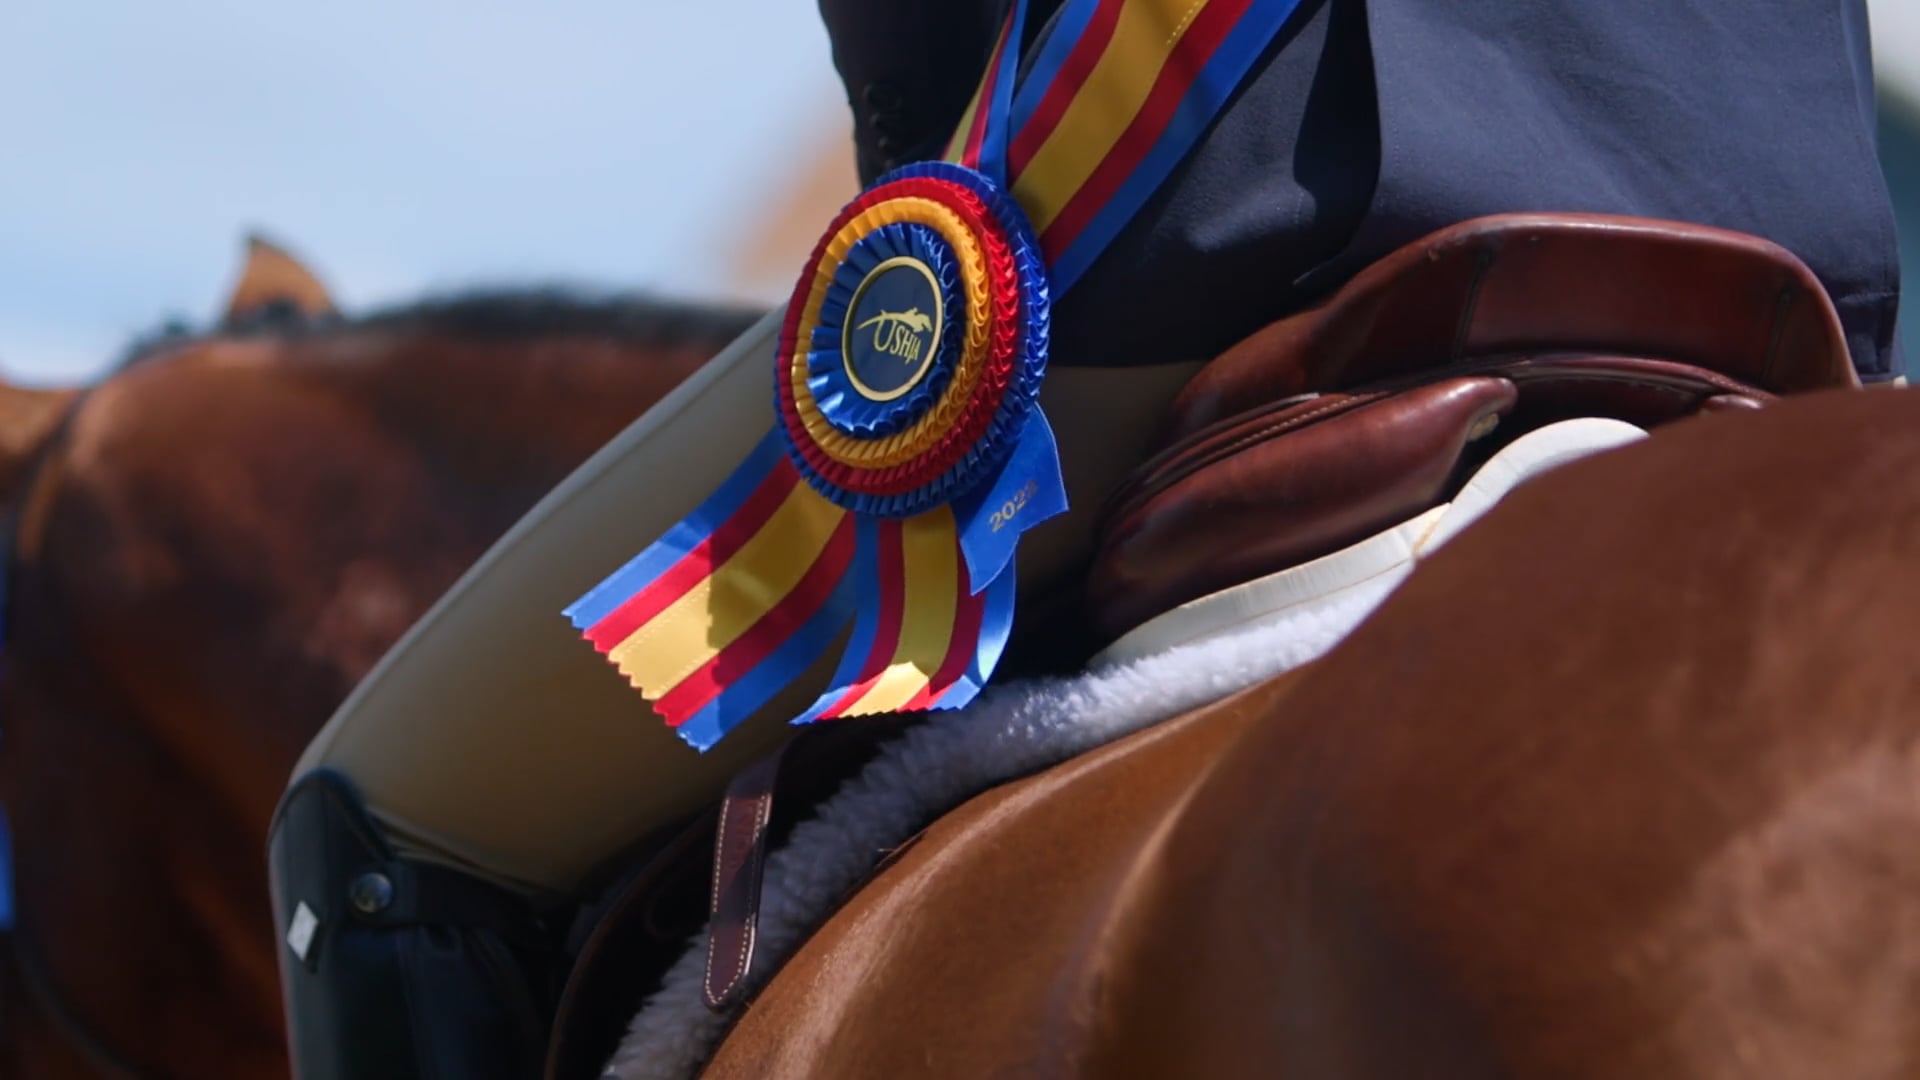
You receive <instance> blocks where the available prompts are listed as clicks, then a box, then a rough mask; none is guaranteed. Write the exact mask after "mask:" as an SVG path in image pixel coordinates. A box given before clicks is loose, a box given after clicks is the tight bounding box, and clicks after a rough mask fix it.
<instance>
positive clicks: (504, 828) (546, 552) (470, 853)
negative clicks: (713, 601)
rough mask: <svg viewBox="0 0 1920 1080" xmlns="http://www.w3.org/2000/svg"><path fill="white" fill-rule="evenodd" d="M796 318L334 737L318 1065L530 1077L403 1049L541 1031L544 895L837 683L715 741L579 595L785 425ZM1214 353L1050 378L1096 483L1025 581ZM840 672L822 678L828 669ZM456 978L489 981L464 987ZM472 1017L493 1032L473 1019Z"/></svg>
mask: <svg viewBox="0 0 1920 1080" xmlns="http://www.w3.org/2000/svg"><path fill="white" fill-rule="evenodd" d="M773 329H774V328H773V325H772V324H771V322H768V323H763V324H762V325H761V326H760V327H758V328H756V330H754V331H752V332H749V333H748V334H747V335H745V336H744V337H743V339H742V340H741V341H739V342H736V343H735V344H734V345H733V346H730V347H729V348H728V349H727V350H725V351H724V352H722V354H721V355H720V356H718V357H716V358H715V359H714V360H713V361H712V362H711V363H710V364H709V365H708V366H707V367H706V368H705V369H703V370H702V371H700V372H698V373H696V374H695V375H694V376H693V378H692V379H690V380H689V381H688V383H687V384H685V385H683V386H682V387H681V388H679V389H678V390H676V391H675V392H674V393H673V394H671V395H669V396H668V397H667V398H666V399H665V400H664V401H662V402H661V403H660V405H659V406H658V407H656V408H655V409H653V410H652V411H650V412H649V413H648V414H647V415H646V416H645V417H643V418H642V419H641V420H640V421H638V422H637V423H635V424H634V425H633V427H631V428H629V429H628V430H627V431H626V432H624V433H622V434H621V435H620V436H619V437H618V438H616V439H615V440H614V441H613V442H612V443H611V444H609V445H608V447H607V448H605V449H604V450H603V451H602V452H601V453H600V454H598V455H596V456H595V457H594V458H593V459H592V460H591V461H589V462H588V463H587V464H585V465H584V466H582V467H581V468H580V469H579V470H578V471H576V473H575V474H574V475H573V476H571V477H569V478H568V479H567V480H566V481H565V482H564V483H563V484H561V485H560V487H559V488H557V489H556V490H555V492H554V493H553V494H552V495H551V496H549V497H548V498H547V499H546V500H544V501H543V502H542V503H541V504H540V505H539V506H538V507H536V508H535V509H534V510H533V511H532V512H531V513H530V514H529V515H528V517H527V518H526V519H525V520H523V521H522V522H521V523H520V524H519V525H518V526H516V527H515V528H514V529H513V530H512V531H511V532H510V533H509V534H508V535H507V536H506V537H505V538H503V539H502V541H501V542H500V543H499V544H498V545H496V546H495V548H494V549H493V550H492V551H490V552H489V553H488V554H487V555H486V556H485V557H484V558H483V559H482V560H481V561H480V562H479V563H478V564H477V565H476V566H475V567H474V569H473V570H472V571H470V572H469V573H468V574H467V575H466V576H465V577H464V578H463V579H462V580H461V581H460V582H459V583H457V584H456V585H455V586H454V588H453V589H452V590H450V591H449V593H448V594H447V596H446V597H445V598H443V599H442V600H441V602H440V603H439V604H438V605H436V606H435V608H434V609H433V610H432V611H430V612H429V613H428V614H427V616H426V617H425V618H424V619H423V620H422V621H421V622H420V624H419V625H417V626H416V627H415V628H414V629H413V630H412V631H411V632H410V633H409V634H408V635H407V636H406V637H405V638H403V639H402V640H401V642H400V643H399V644H397V645H396V646H395V647H394V648H393V650H392V651H391V652H390V653H389V654H388V655H387V656H386V657H385V658H384V659H383V660H382V662H381V663H380V664H379V665H378V666H377V667H376V668H375V670H374V671H373V672H372V674H370V675H369V676H368V677H367V679H366V680H365V681H364V682H363V683H362V684H361V685H360V687H359V688H358V689H357V690H356V691H355V692H354V694H353V695H352V696H351V697H350V698H349V699H348V701H347V702H346V703H345V704H344V705H343V706H342V707H341V709H340V710H339V711H338V712H337V713H336V714H335V716H334V717H333V719H332V720H331V721H330V722H329V723H328V724H327V726H326V727H325V729H324V730H323V731H322V732H321V733H320V734H319V735H318V736H317V737H316V738H315V739H314V741H313V743H312V744H311V745H310V746H309V748H308V750H307V753H306V755H305V756H304V757H303V759H302V761H301V763H300V766H299V769H298V771H297V772H296V780H295V783H294V786H293V787H292V789H291V790H290V792H289V794H288V796H287V797H286V799H285V801H284V802H283V805H282V813H281V814H280V816H279V818H278V819H277V821H276V824H275V829H274V833H273V839H272V869H273V876H274V882H275V890H274V891H275V912H276V915H277V919H278V926H279V933H280V934H281V935H282V937H283V939H285V940H283V942H282V945H283V949H284V951H283V953H282V965H281V966H282V975H283V984H284V987H283V988H284V992H285V994H286V997H287V1007H288V1014H289V1021H290V1025H289V1026H290V1029H291V1033H292V1041H293V1043H294V1053H295V1058H296V1061H297V1062H298V1065H299V1068H300V1070H301V1071H300V1075H301V1076H302V1077H303V1080H333V1078H335V1077H345V1076H356V1077H357V1076H363V1075H392V1076H396V1077H401V1076H408V1077H411V1076H438V1075H448V1076H451V1075H459V1076H479V1077H482V1078H483V1080H484V1078H485V1077H489V1076H493V1075H500V1076H503V1077H504V1076H508V1075H524V1073H519V1074H516V1073H512V1072H501V1073H497V1074H496V1073H489V1072H485V1071H477V1072H466V1071H460V1069H455V1070H454V1071H452V1072H441V1073H434V1072H427V1071H421V1072H406V1071H396V1072H380V1071H378V1070H379V1069H381V1068H391V1067H394V1063H396V1062H403V1061H404V1062H424V1061H430V1060H436V1059H444V1060H447V1061H459V1062H462V1063H464V1062H466V1061H467V1060H468V1059H467V1058H465V1057H461V1056H460V1055H465V1054H471V1055H477V1056H475V1057H473V1058H472V1061H473V1064H472V1065H471V1068H473V1069H481V1068H482V1067H483V1063H485V1062H494V1063H502V1062H507V1061H510V1060H513V1059H514V1058H515V1055H516V1054H521V1053H530V1052H533V1051H531V1050H526V1049H524V1048H523V1046H522V1043H521V1042H520V1041H519V1040H521V1039H522V1038H523V1032H525V1031H527V1030H529V1025H528V1024H527V1023H526V1018H527V1016H529V1015H531V1016H534V1017H536V1018H539V1017H543V1016H544V1010H543V1007H542V1003H541V1002H540V1000H539V999H538V998H537V997H536V998H535V999H533V1000H529V999H528V998H527V997H526V995H525V994H524V993H520V994H519V995H518V996H516V995H515V993H514V992H512V990H511V989H510V988H512V987H514V986H516V985H530V986H534V987H535V988H536V989H538V988H540V987H542V986H544V985H545V983H546V979H547V972H545V971H543V970H541V968H540V965H539V962H538V956H539V953H540V950H539V949H538V948H528V947H526V946H527V943H528V942H529V941H535V942H536V943H537V939H538V938H539V936H540V933H541V931H540V930H539V928H538V927H537V926H536V924H535V920H534V913H535V912H536V911H538V910H539V909H540V906H541V905H542V903H543V902H544V901H545V900H546V899H548V898H549V897H552V896H556V895H564V894H566V893H567V892H569V891H570V890H571V889H572V888H573V887H574V886H575V885H576V884H577V883H578V882H579V881H580V880H581V878H582V877H583V876H584V875H586V874H588V873H589V872H591V871H592V870H594V869H595V868H596V867H597V866H598V865H599V864H601V863H602V862H603V861H604V860H606V859H607V858H608V857H609V856H611V855H613V854H614V853H615V852H617V851H618V850H620V849H622V848H624V847H626V846H627V845H629V844H631V843H632V842H634V841H636V840H638V839H641V838H642V837H644V836H646V835H647V834H648V833H650V832H651V831H653V830H654V829H656V828H658V827H659V826H661V825H663V824H665V823H666V822H668V821H669V820H671V819H672V818H674V817H675V816H677V815H679V814H682V813H684V812H687V811H691V810H693V809H696V808H697V807H699V806H700V805H702V804H704V803H706V802H708V801H710V800H711V799H713V798H714V797H715V795H716V794H717V792H718V790H719V789H720V787H721V786H722V785H724V783H725V781H726V779H727V778H728V777H729V776H731V775H732V774H733V773H734V772H735V771H737V769H738V767H739V765H740V764H741V763H742V762H743V761H745V760H747V759H749V758H751V757H752V756H755V755H757V754H759V753H761V752H762V751H764V750H765V749H766V748H767V747H769V746H770V745H771V744H772V743H773V742H775V741H777V740H779V739H782V738H784V737H785V736H786V734H787V733H788V732H789V731H790V730H791V729H789V728H788V727H787V726H786V724H785V721H786V719H787V718H788V717H790V716H791V715H793V713H794V712H796V711H797V710H798V709H800V708H803V707H804V706H805V704H806V701H807V700H808V699H810V697H811V695H812V694H813V693H815V692H817V690H818V686H817V685H815V686H813V687H811V688H809V687H807V686H806V685H805V681H804V680H803V683H802V685H801V688H800V689H798V690H796V691H793V692H791V693H789V694H788V695H786V697H785V698H783V699H781V700H776V701H775V702H773V703H772V704H770V705H769V706H768V707H767V708H766V709H764V710H762V712H761V714H760V715H759V716H757V717H756V718H755V719H753V720H750V721H748V725H747V726H746V727H744V728H743V729H742V730H740V731H737V732H735V733H734V734H732V735H730V736H729V737H728V738H727V739H726V740H724V741H722V742H721V743H720V745H719V746H717V747H716V748H714V749H713V750H712V751H711V752H709V753H706V754H696V753H694V752H693V751H692V750H690V749H689V748H687V747H686V746H685V745H684V744H682V743H681V742H680V741H679V740H678V738H677V737H676V736H675V735H674V734H673V733H672V732H671V731H670V730H669V729H668V728H667V727H666V726H665V725H664V724H663V723H661V722H660V720H659V719H658V718H657V717H655V716H654V715H652V713H651V712H650V711H649V710H648V709H647V707H646V704H645V702H644V701H643V700H642V699H641V697H640V695H639V694H638V693H637V692H635V691H634V690H633V689H631V688H630V687H628V686H627V685H626V683H625V682H624V680H622V678H621V677H620V676H619V674H618V673H617V672H616V671H615V670H614V668H613V667H612V666H610V665H609V664H607V663H606V662H605V661H604V660H603V659H602V658H600V657H599V656H598V655H597V654H596V653H595V652H594V651H593V649H592V648H591V647H589V646H588V645H587V644H586V643H585V642H583V641H581V640H580V638H579V636H578V634H577V633H576V632H575V631H574V630H573V629H572V627H571V626H570V625H569V624H568V623H567V621H566V620H565V619H564V618H563V617H562V616H561V611H562V609H564V608H565V607H566V606H567V605H568V604H569V603H571V602H572V601H573V600H574V599H575V598H576V597H578V596H579V595H580V594H581V593H583V592H585V591H586V590H587V589H588V588H590V587H592V586H593V585H594V584H596V583H597V582H598V581H599V580H600V579H601V578H602V577H604V576H605V575H606V574H607V573H608V572H609V571H610V570H612V569H613V568H616V567H618V566H619V565H621V564H622V563H623V562H625V561H626V560H627V559H628V558H629V557H631V555H632V554H633V553H634V552H636V551H638V550H640V549H641V548H643V547H644V546H646V545H647V544H648V543H651V542H652V541H653V540H655V539H657V538H658V537H659V535H660V534H661V533H662V532H664V531H665V530H666V528H667V527H668V526H669V525H671V524H672V523H673V522H675V521H677V520H679V519H680V518H681V517H682V516H684V515H685V514H686V513H687V512H688V511H689V510H691V509H692V508H693V507H694V506H695V505H697V504H698V503H699V502H700V501H701V500H702V499H704V498H705V497H706V495H707V494H708V493H709V492H710V491H712V490H713V488H714V487H715V486H717V485H718V484H719V482H720V481H721V480H722V479H724V478H725V476H726V475H727V474H728V473H729V472H730V471H731V470H732V469H733V468H734V467H735V466H736V465H737V464H738V463H739V462H740V460H741V459H742V458H744V457H745V456H746V454H747V452H748V450H749V449H750V448H751V447H752V446H753V445H754V443H756V442H757V441H758V440H759V438H760V436H761V435H762V434H763V433H764V432H766V431H768V430H769V429H770V428H771V426H772V425H773V422H774V417H773V411H772V395H771V394H769V393H768V389H767V375H766V357H767V356H768V355H769V354H770V352H771V349H772V342H771V340H770V335H771V333H772V332H773ZM1196 367H1197V365H1195V364H1192V363H1180V364H1171V365H1162V366H1156V367H1145V368H1132V369H1126V370H1116V369H1087V368H1080V369H1062V370H1060V371H1057V372H1055V373H1054V374H1053V375H1052V376H1050V377H1049V381H1048V384H1047V387H1046V389H1045V391H1044V392H1043V396H1042V403H1043V407H1044V408H1046V409H1047V413H1048V416H1049V419H1050V420H1051V421H1052V423H1053V425H1054V428H1055V431H1056V434H1057V435H1058V438H1059V441H1060V445H1061V453H1062V464H1063V467H1064V469H1065V471H1066V473H1067V483H1068V485H1069V487H1070V489H1071V490H1073V491H1075V492H1077V493H1088V494H1086V495H1084V496H1083V497H1079V498H1077V500H1076V503H1075V508H1074V511H1073V512H1072V513H1071V514H1070V515H1068V516H1067V517H1066V518H1064V519H1058V520H1056V521H1055V522H1053V523H1050V524H1049V525H1048V526H1046V527H1045V529H1044V530H1041V531H1038V532H1036V533H1034V534H1032V536H1031V539H1029V540H1028V541H1027V542H1025V543H1023V544H1022V546H1021V553H1020V560H1021V561H1020V564H1019V569H1020V571H1021V575H1022V579H1023V580H1024V581H1031V580H1033V579H1036V578H1041V577H1046V576H1058V575H1059V574H1060V573H1061V572H1063V571H1064V570H1066V569H1067V568H1069V567H1071V566H1072V565H1073V564H1074V562H1075V560H1076V559H1078V558H1080V557H1081V556H1083V555H1084V553H1085V552H1086V550H1087V548H1088V546H1089V537H1090V536H1091V531H1092V519H1093V517H1094V515H1095V514H1096V513H1097V512H1098V508H1099V503H1100V499H1099V497H1098V493H1103V492H1105V491H1108V490H1110V489H1111V488H1112V487H1114V486H1115V485H1116V484H1117V483H1118V482H1119V480H1120V479H1121V477H1122V476H1123V475H1124V473H1125V470H1126V469H1127V467H1128V466H1129V465H1131V464H1132V463H1134V462H1137V461H1139V460H1140V459H1142V458H1143V457H1144V456H1145V455H1146V453H1147V451H1148V447H1149V444H1150V442H1151V440H1152V438H1153V435H1154V431H1155V427H1156V425H1157V423H1158V421H1159V418H1160V416H1161V414H1162V410H1163V409H1164V406H1165V403H1166V402H1167V401H1168V400H1170V399H1171V397H1172V396H1173V394H1174V393H1175V392H1176V391H1177V390H1178V388H1179V387H1180V386H1181V385H1182V384H1183V383H1184V382H1185V381H1186V380H1187V379H1188V378H1190V377H1191V375H1192V374H1193V372H1194V370H1195V369H1196ZM817 674H818V675H819V679H818V680H815V681H816V683H817V682H819V681H823V680H824V678H825V676H826V674H827V672H826V671H825V670H822V671H820V672H818V673H817ZM328 777H337V778H340V779H343V780H344V781H345V783H337V782H335V781H334V780H332V779H326V778H328ZM362 800H363V801H362ZM369 907H371V908H372V910H368V908H369ZM303 908H304V911H305V914H304V915H303V914H302V911H303ZM456 983H458V984H462V985H464V986H466V987H467V989H465V990H463V991H460V992H457V993H456V992H450V991H448V989H447V988H448V987H449V986H450V985H452V984H456ZM402 1005H406V1006H409V1007H408V1008H406V1009H401V1008H399V1006H402ZM538 1026H539V1025H538V1024H535V1025H532V1027H534V1028H538ZM460 1030H466V1031H469V1032H472V1033H474V1035H475V1037H476V1038H479V1037H480V1036H481V1035H484V1038H480V1041H478V1042H474V1041H463V1040H462V1038H459V1037H454V1036H450V1035H449V1034H448V1032H450V1031H460ZM541 1034H542V1035H544V1031H543V1030H542V1031H541ZM525 1037H526V1038H532V1036H525ZM450 1038H451V1039H453V1042H451V1043H448V1042H447V1040H448V1039H450ZM443 1044H444V1045H443ZM383 1063H384V1064H383ZM412 1067H414V1066H412V1065H409V1066H408V1068H412ZM467 1067H469V1066H467V1065H466V1064H462V1065H461V1069H464V1068H467ZM503 1067H504V1066H503ZM420 1068H422V1069H425V1068H426V1066H420ZM343 1070H344V1071H343ZM367 1070H371V1071H367Z"/></svg>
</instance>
